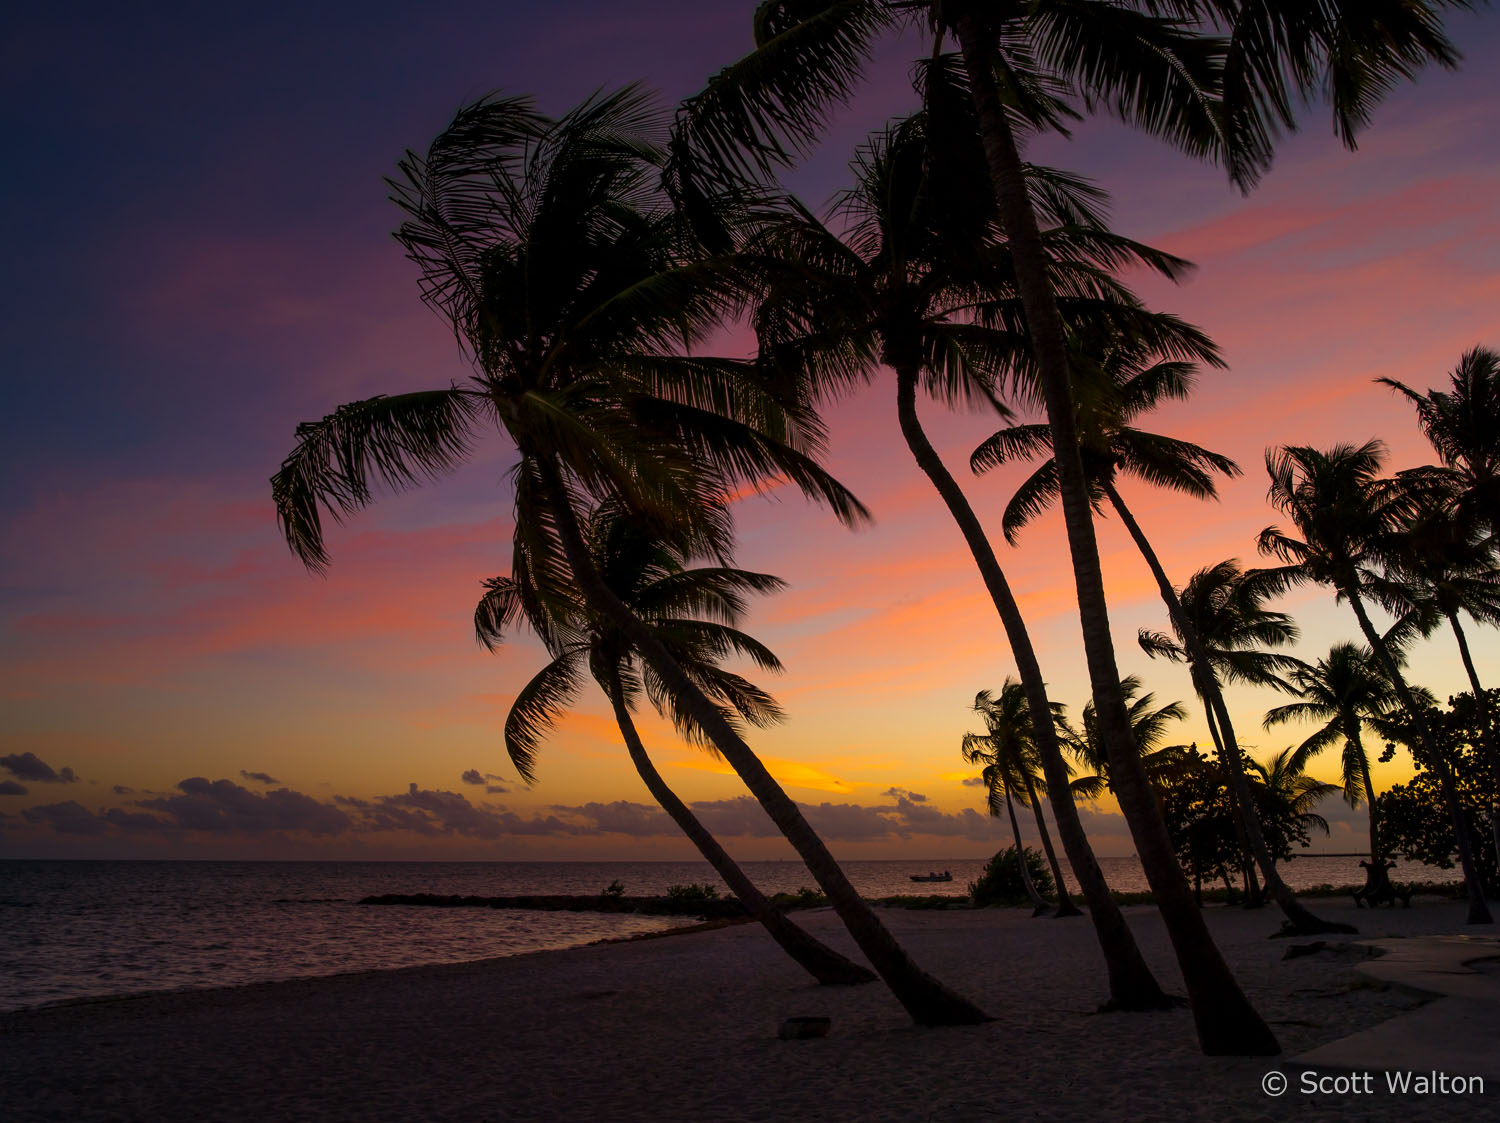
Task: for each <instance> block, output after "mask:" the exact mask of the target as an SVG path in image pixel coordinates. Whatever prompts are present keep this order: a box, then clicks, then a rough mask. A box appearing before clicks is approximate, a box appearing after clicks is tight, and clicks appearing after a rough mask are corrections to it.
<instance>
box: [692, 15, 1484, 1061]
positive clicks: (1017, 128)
mask: <svg viewBox="0 0 1500 1123" xmlns="http://www.w3.org/2000/svg"><path fill="white" fill-rule="evenodd" d="M1465 2H1466V0H1405V2H1403V3H1401V4H1399V5H1390V4H1361V3H1350V4H1345V3H1340V4H1337V5H1320V6H1309V5H1304V4H1285V3H1282V2H1281V0H1134V2H1132V0H1003V2H1000V3H992V4H982V5H981V4H974V3H968V2H955V0H926V2H922V0H811V2H807V3H790V2H788V0H767V2H765V3H762V4H761V5H760V6H759V7H758V8H757V9H756V13H755V21H754V27H755V38H756V44H757V49H756V51H755V52H754V53H753V54H751V55H749V56H747V57H746V58H745V59H742V60H740V61H739V62H737V63H735V64H734V65H732V66H729V67H726V68H725V69H724V70H722V71H721V72H720V73H719V74H718V75H717V76H716V77H715V78H714V79H713V81H711V83H710V84H709V86H708V88H707V89H706V90H705V91H704V92H703V93H701V94H699V95H697V96H696V97H695V98H693V99H691V100H690V101H689V102H688V103H687V104H686V105H685V106H684V107H683V109H682V110H681V111H680V112H679V115H678V125H677V128H676V130H675V135H674V158H675V163H676V172H677V176H676V180H677V183H678V196H679V198H681V199H683V200H684V201H685V202H688V203H691V202H695V201H697V200H699V199H701V197H702V192H701V188H700V187H699V186H698V183H699V182H700V181H701V179H702V178H703V176H704V175H705V172H704V168H705V167H707V168H708V169H710V170H709V171H708V172H707V173H706V174H707V175H709V176H714V175H719V176H721V177H727V178H731V179H732V178H735V177H737V176H741V175H754V174H757V173H761V174H764V173H766V172H768V171H770V170H771V169H772V168H774V167H775V166H776V165H778V164H784V163H787V162H789V161H790V160H791V159H793V158H794V157H795V156H796V155H799V154H801V153H803V152H805V151H807V150H809V149H810V148H811V147H812V146H813V144H814V142H815V141H816V139H817V137H818V134H819V132H820V131H821V129H822V128H823V126H824V124H825V123H826V121H827V118H828V115H829V113H830V111H831V110H832V109H833V108H834V107H835V106H837V105H839V104H841V103H843V102H844V101H846V100H847V99H848V97H849V94H850V92H851V89H852V87H853V85H854V83H855V82H856V81H857V80H858V79H859V77H860V75H861V74H862V70H863V65H864V63H865V61H866V60H867V58H868V57H869V54H870V52H871V49H872V47H873V45H874V43H875V42H876V40H877V39H878V38H879V37H880V36H881V35H882V34H883V33H884V32H885V31H886V30H887V29H888V28H889V27H891V26H892V25H893V24H895V23H898V22H902V21H907V20H912V21H915V22H917V23H920V24H923V25H925V26H926V27H927V28H928V29H930V30H933V31H935V32H936V36H935V37H936V43H935V44H934V45H933V48H932V53H934V54H937V53H939V52H940V51H941V49H942V44H943V40H944V38H945V36H947V35H949V34H953V35H955V36H956V38H957V40H958V42H959V44H960V46H961V47H962V52H963V59H964V64H965V69H966V71H967V75H968V78H969V84H970V87H971V89H972V97H973V101H974V104H975V107H976V109H977V112H978V115H979V122H980V126H981V130H982V135H983V139H984V152H985V161H986V165H987V168H988V171H989V173H990V179H991V182H992V186H993V188H994V190H995V194H996V198H997V201H998V203H999V207H1000V219H1001V224H1002V226H1003V227H1004V229H1005V231H1006V233H1007V235H1008V236H1009V238H1010V239H1011V240H1012V241H1013V243H1014V246H1015V250H1016V254H1017V256H1016V264H1017V277H1018V282H1019V287H1020V293H1021V296H1022V299H1023V301H1024V304H1025V308H1026V316H1027V319H1028V321H1029V323H1030V325H1031V328H1032V330H1033V332H1034V334H1035V337H1036V341H1037V362H1038V367H1039V371H1040V374H1041V382H1042V386H1043V388H1044V390H1045V397H1046V403H1047V413H1048V420H1049V421H1050V422H1051V424H1052V425H1053V426H1054V430H1055V434H1056V441H1055V449H1056V457H1057V461H1058V479H1059V487H1060V490H1061V493H1062V498H1063V512H1064V521H1065V524H1066V527H1067V531H1068V541H1069V548H1070V551H1071V554H1072V560H1073V567H1074V572H1075V575H1076V578H1077V584H1078V597H1079V608H1080V618H1081V622H1082V625H1083V633H1084V643H1085V647H1086V651H1087V654H1088V663H1089V674H1090V680H1091V682H1092V685H1093V689H1094V692H1095V697H1096V701H1098V702H1099V703H1100V704H1101V706H1102V707H1103V709H1104V719H1105V724H1106V727H1107V732H1108V735H1109V744H1110V751H1111V753H1112V754H1114V755H1115V757H1116V758H1117V762H1118V771H1119V772H1120V774H1121V775H1120V782H1121V784H1122V786H1123V791H1122V799H1121V809H1122V810H1123V811H1124V813H1125V816H1126V820H1127V822H1128V823H1129V825H1130V829H1131V833H1132V836H1133V838H1134V840H1135V843H1136V849H1137V852H1138V853H1139V854H1140V857H1141V863H1142V866H1143V867H1144V869H1145V871H1146V874H1147V877H1148V879H1149V880H1150V882H1151V885H1152V889H1153V892H1154V893H1155V896H1156V899H1157V902H1158V907H1159V908H1160V909H1161V910H1162V914H1163V918H1164V920H1165V922H1166V923H1167V925H1168V927H1169V929H1170V930H1171V931H1172V933H1173V937H1174V940H1173V942H1174V946H1175V947H1176V948H1177V951H1178V958H1179V962H1180V964H1181V966H1182V968H1183V972H1184V976H1185V978H1186V981H1187V984H1188V990H1189V994H1190V997H1191V999H1192V1004H1193V1010H1194V1019H1195V1023H1196V1025H1197V1028H1198V1034H1199V1040H1200V1043H1201V1044H1202V1046H1203V1048H1204V1050H1205V1051H1206V1052H1208V1053H1247V1054H1266V1053H1275V1052H1277V1051H1278V1047H1277V1045H1276V1041H1275V1038H1274V1036H1273V1035H1272V1034H1271V1032H1270V1030H1269V1028H1267V1026H1266V1025H1265V1023H1264V1022H1263V1021H1262V1020H1261V1019H1260V1018H1259V1017H1258V1016H1257V1015H1256V1014H1255V1012H1254V1010H1253V1009H1251V1008H1250V1006H1249V1004H1248V1002H1247V1001H1246V1000H1245V998H1244V995H1243V993H1242V992H1241V991H1240V990H1239V987H1238V984H1236V983H1235V981H1234V979H1233V977H1232V975H1231V974H1230V972H1229V970H1228V967H1227V965H1226V964H1225V963H1224V961H1223V959H1222V957H1221V956H1220V955H1219V954H1218V951H1217V949H1216V948H1215V946H1214V944H1213V941H1212V939H1211V937H1210V936H1209V933H1208V931H1207V928H1206V927H1205V926H1204V923H1203V918H1202V916H1201V915H1200V914H1199V912H1198V910H1197V909H1196V907H1195V905H1194V901H1193V898H1192V894H1191V892H1190V890H1189V888H1188V885H1187V881H1186V878H1185V877H1184V876H1183V875H1182V871H1181V869H1180V868H1179V867H1178V865H1177V863H1176V860H1175V856H1174V854H1173V851H1172V844H1171V839H1170V838H1169V837H1168V835H1167V831H1166V826H1165V823H1164V822H1163V821H1162V819H1161V815H1160V814H1159V812H1158V809H1157V808H1156V805H1155V802H1154V800H1153V799H1152V798H1151V795H1150V791H1149V785H1148V783H1147V781H1146V777H1145V775H1144V774H1143V773H1142V772H1141V771H1140V769H1139V768H1138V767H1136V766H1135V765H1134V764H1133V763H1132V761H1133V759H1134V756H1135V750H1134V746H1132V745H1131V744H1130V741H1129V721H1128V718H1127V717H1126V714H1125V703H1124V700H1123V699H1122V698H1121V697H1120V696H1119V694H1118V670H1117V668H1116V663H1115V658H1114V651H1113V646H1112V641H1111V639H1110V632H1109V619H1108V611H1107V606H1106V603H1105V598H1104V583H1103V576H1102V572H1101V568H1100V563H1099V551H1098V544H1097V542H1096V541H1095V538H1094V533H1093V526H1092V523H1091V521H1090V510H1089V504H1088V498H1087V487H1086V484H1085V478H1084V473H1083V466H1082V464H1081V462H1080V460H1079V458H1078V455H1077V443H1076V439H1075V434H1074V432H1073V424H1072V418H1073V408H1072V402H1071V398H1070V393H1071V391H1070V386H1069V379H1068V365H1067V348H1066V342H1065V340H1066V333H1065V327H1064V321H1063V319H1062V317H1061V315H1060V313H1059V312H1058V310H1057V307H1056V302H1055V299H1054V296H1053V293H1052V291H1051V289H1050V287H1049V285H1048V283H1047V268H1046V258H1045V254H1044V251H1043V244H1042V239H1041V236H1040V232H1039V229H1038V227H1039V224H1038V223H1037V221H1036V217H1035V215H1034V213H1033V212H1032V210H1031V207H1030V205H1029V201H1028V199H1027V191H1026V188H1025V181H1024V175H1023V162H1022V157H1021V144H1020V140H1019V138H1020V137H1022V136H1024V135H1025V132H1026V131H1028V130H1030V129H1035V128H1047V129H1052V130H1057V131H1064V126H1065V124H1066V122H1067V120H1068V119H1069V118H1070V117H1075V116H1077V115H1078V109H1077V108H1076V106H1078V105H1079V104H1081V105H1082V106H1083V107H1084V108H1085V109H1087V110H1098V109H1108V110H1110V111H1113V112H1114V113H1115V114H1116V115H1118V116H1120V117H1122V118H1124V119H1125V120H1127V121H1129V122H1130V123H1132V124H1135V125H1137V126H1139V127H1142V128H1144V129H1146V130H1147V131H1148V132H1150V133H1152V134H1154V135H1157V136H1160V137H1162V138H1164V139H1167V140H1168V141H1170V142H1172V143H1174V144H1175V145H1177V146H1178V147H1179V148H1182V149H1183V150H1185V151H1187V152H1190V153H1192V154H1195V155H1200V156H1202V155H1210V156H1218V157H1222V158H1223V159H1224V161H1225V162H1226V164H1227V165H1228V166H1229V169H1230V174H1231V178H1232V179H1233V180H1234V181H1235V182H1236V183H1238V184H1240V185H1241V186H1243V187H1248V186H1249V185H1251V184H1252V183H1253V182H1254V181H1255V179H1256V178H1257V176H1258V174H1259V173H1260V172H1262V171H1263V170H1264V169H1265V168H1266V167H1267V166H1268V165H1269V163H1270V161H1271V158H1272V155H1273V150H1274V142H1275V139H1276V136H1277V133H1278V131H1279V130H1281V129H1289V128H1292V127H1293V126H1294V125H1295V120H1296V119H1295V116H1294V111H1295V108H1296V106H1297V105H1298V103H1299V102H1300V101H1302V100H1305V99H1306V98H1307V97H1308V96H1309V95H1311V94H1314V93H1322V92H1324V90H1325V89H1326V90H1327V91H1328V93H1329V94H1330V95H1331V97H1330V100H1331V102H1332V108H1333V112H1334V119H1335V122H1336V124H1337V126H1338V130H1339V133H1340V135H1341V137H1342V138H1343V140H1344V142H1345V143H1346V144H1347V145H1350V146H1352V145H1353V143H1354V137H1355V135H1356V133H1357V132H1358V130H1359V129H1360V128H1361V127H1362V126H1364V125H1365V124H1366V123H1367V122H1368V120H1369V115H1370V111H1371V109H1372V107H1373V106H1374V105H1375V104H1377V103H1378V102H1379V101H1380V100H1381V98H1382V97H1383V96H1384V95H1385V94H1386V93H1387V92H1388V91H1389V90H1390V89H1391V88H1392V87H1394V86H1395V84H1396V83H1397V82H1398V81H1399V80H1401V79H1404V78H1409V77H1410V76H1411V75H1412V74H1413V73H1414V72H1415V71H1416V70H1417V69H1419V68H1420V67H1421V66H1423V65H1424V64H1426V63H1427V62H1429V61H1436V62H1438V63H1440V64H1442V65H1446V66H1454V65H1456V64H1457V59H1458V53H1457V51H1456V50H1454V48H1453V46H1452V44H1451V43H1449V42H1448V40H1447V39H1446V37H1445V36H1444V35H1443V31H1442V26H1441V22H1440V19H1439V17H1438V12H1439V11H1440V10H1441V9H1442V8H1444V7H1453V6H1463V5H1464V3H1465ZM1170 17H1175V19H1174V18H1170ZM1202 26H1212V27H1214V28H1222V29H1224V30H1225V31H1227V33H1228V39H1227V41H1218V40H1209V39H1206V38H1205V37H1203V36H1201V35H1199V34H1196V33H1195V32H1197V31H1198V30H1199V28H1200V27H1202ZM1221 92H1222V94H1223V97H1222V100H1221V98H1220V97H1219V95H1220V93H1221ZM1069 95H1072V98H1071V100H1070V99H1069Z"/></svg>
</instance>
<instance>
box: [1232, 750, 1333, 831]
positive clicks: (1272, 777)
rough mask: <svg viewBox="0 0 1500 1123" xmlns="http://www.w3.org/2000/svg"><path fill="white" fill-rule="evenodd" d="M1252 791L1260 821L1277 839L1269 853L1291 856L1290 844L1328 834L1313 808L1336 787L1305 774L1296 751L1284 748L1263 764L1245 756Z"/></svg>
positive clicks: (1327, 828) (1304, 765)
mask: <svg viewBox="0 0 1500 1123" xmlns="http://www.w3.org/2000/svg"><path fill="white" fill-rule="evenodd" d="M1246 759H1247V760H1248V761H1249V762H1250V768H1251V775H1250V783H1251V788H1252V790H1253V791H1254V793H1255V803H1256V806H1257V807H1258V808H1259V809H1260V816H1261V821H1262V822H1263V823H1265V824H1266V827H1267V829H1268V830H1270V831H1273V832H1275V833H1276V834H1277V835H1279V836H1280V841H1281V845H1280V846H1279V847H1276V848H1273V850H1272V853H1273V854H1274V853H1277V852H1278V851H1280V852H1281V853H1285V854H1290V852H1291V846H1292V843H1293V842H1295V841H1297V840H1299V839H1303V840H1305V839H1307V838H1308V837H1309V836H1311V834H1312V832H1313V831H1322V832H1323V834H1324V835H1325V836H1326V835H1328V834H1329V833H1330V830H1329V826H1328V820H1327V819H1325V818H1324V817H1323V816H1322V815H1320V814H1318V813H1317V812H1316V811H1315V810H1314V808H1316V807H1317V806H1318V804H1320V803H1322V802H1323V800H1325V799H1327V798H1328V797H1329V796H1331V795H1333V794H1334V793H1335V792H1337V791H1339V790H1340V789H1339V786H1338V785H1337V784H1328V783H1324V782H1323V781H1322V780H1319V779H1317V778H1315V777H1313V776H1309V775H1307V771H1306V769H1307V762H1306V760H1304V759H1302V758H1301V757H1300V756H1299V755H1298V752H1297V750H1296V749H1295V748H1285V749H1282V750H1281V752H1279V753H1277V754H1276V755H1275V756H1273V757H1272V758H1271V759H1270V760H1269V761H1267V762H1265V763H1262V762H1261V761H1258V760H1256V759H1255V758H1254V757H1253V756H1249V755H1248V754H1247V756H1246Z"/></svg>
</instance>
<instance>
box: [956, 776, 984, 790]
mask: <svg viewBox="0 0 1500 1123" xmlns="http://www.w3.org/2000/svg"><path fill="white" fill-rule="evenodd" d="M960 783H962V784H963V786H964V787H966V788H984V787H988V786H989V785H988V784H986V783H985V782H984V777H983V776H965V777H964V778H963V780H961V781H960Z"/></svg>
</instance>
